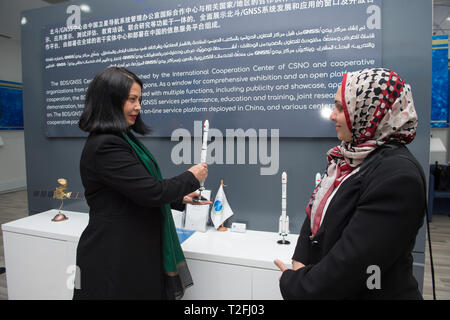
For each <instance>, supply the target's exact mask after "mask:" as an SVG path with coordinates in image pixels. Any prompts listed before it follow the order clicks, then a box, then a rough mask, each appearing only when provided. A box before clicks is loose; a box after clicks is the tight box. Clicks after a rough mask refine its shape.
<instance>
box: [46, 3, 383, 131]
mask: <svg viewBox="0 0 450 320" xmlns="http://www.w3.org/2000/svg"><path fill="white" fill-rule="evenodd" d="M124 7H125V8H124ZM42 52H43V61H42V64H43V70H44V79H43V81H44V86H45V92H44V93H43V97H42V99H43V100H44V106H45V109H46V110H45V121H44V123H45V132H46V134H47V136H49V137H65V136H67V137H70V136H81V135H83V133H82V132H81V131H80V130H79V129H78V126H77V123H78V119H79V116H80V114H81V112H82V109H83V106H84V96H85V93H86V89H87V86H88V84H89V82H90V81H91V80H92V78H93V76H94V75H95V74H96V73H97V72H99V71H100V70H102V69H104V68H106V67H108V66H112V65H115V66H121V67H125V68H128V69H130V70H131V71H133V72H135V73H136V74H137V75H138V76H139V77H140V78H141V79H142V80H143V81H144V82H145V84H144V90H143V101H142V112H141V115H142V117H143V119H144V121H145V122H146V123H147V124H148V125H150V126H152V127H153V130H154V131H153V135H154V136H171V134H172V132H173V131H174V130H175V129H177V128H186V129H188V130H192V128H193V124H194V121H195V120H205V119H209V120H210V123H211V126H212V127H214V128H217V129H219V130H225V129H227V128H244V129H248V128H255V129H260V128H265V129H279V134H280V136H282V137H283V136H286V137H330V136H335V129H334V127H333V125H332V124H331V123H330V121H329V119H328V116H329V114H330V110H331V109H332V107H333V98H334V94H335V92H336V90H337V87H338V85H339V83H340V81H341V79H342V75H343V73H344V72H347V71H354V70H358V69H362V68H365V67H374V66H381V0H353V1H351V0H349V1H346V0H323V1H322V0H318V1H290V0H245V1H242V0H235V1H217V0H213V1H211V0H209V1H198V0H196V1H192V0H191V1H176V2H173V1H172V2H171V1H162V0H158V1H145V2H144V1H127V2H126V5H124V6H117V13H116V14H109V15H107V16H105V15H104V13H102V12H96V11H94V10H91V9H90V7H89V6H88V5H69V6H68V7H67V15H65V16H61V23H60V24H52V25H47V26H46V27H45V28H44V29H43V30H42Z"/></svg>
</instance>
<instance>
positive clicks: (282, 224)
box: [278, 172, 289, 237]
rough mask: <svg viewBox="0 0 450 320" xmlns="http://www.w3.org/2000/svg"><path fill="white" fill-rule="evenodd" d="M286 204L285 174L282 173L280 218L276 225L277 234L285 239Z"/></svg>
mask: <svg viewBox="0 0 450 320" xmlns="http://www.w3.org/2000/svg"><path fill="white" fill-rule="evenodd" d="M286 202H287V174H286V172H283V173H282V174H281V216H280V222H279V225H278V227H279V228H278V233H279V234H280V235H281V236H283V237H285V236H287V235H288V234H289V217H288V216H287V215H286Z"/></svg>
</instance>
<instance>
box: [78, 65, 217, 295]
mask: <svg viewBox="0 0 450 320" xmlns="http://www.w3.org/2000/svg"><path fill="white" fill-rule="evenodd" d="M141 99H142V81H141V80H140V79H139V78H138V77H137V76H136V75H135V74H134V73H132V72H130V71H128V70H126V69H124V68H117V67H110V68H107V69H106V70H104V71H102V72H100V73H99V74H98V75H96V76H95V77H94V79H93V80H92V82H91V83H90V84H89V88H88V90H87V94H86V100H85V107H84V111H83V114H82V115H81V118H80V121H79V126H80V128H81V129H82V130H84V131H86V132H89V137H88V138H87V140H86V143H85V146H84V149H83V153H82V155H81V160H80V173H81V180H82V183H83V186H84V188H85V197H86V200H87V203H88V205H89V224H88V225H87V227H86V229H85V230H84V232H83V233H82V235H81V237H80V241H79V243H78V248H77V258H76V261H77V266H78V268H77V273H76V279H75V283H76V284H79V286H76V288H75V290H74V296H73V298H74V299H178V298H180V297H181V296H182V295H183V293H184V289H185V288H186V287H188V286H189V285H192V279H191V277H190V273H189V270H188V268H187V265H186V261H185V258H184V255H183V251H182V250H181V246H180V243H179V241H178V237H177V233H176V229H175V226H174V222H173V218H172V213H171V207H172V208H175V209H178V210H183V208H184V205H185V204H186V203H190V204H197V202H194V201H193V197H195V196H196V195H197V193H195V192H193V191H195V190H196V189H198V188H199V186H200V181H204V180H205V179H206V176H207V174H208V168H207V165H206V164H198V165H195V166H193V167H191V168H190V169H188V170H187V171H185V172H184V173H182V174H180V175H178V176H176V177H173V178H170V179H163V178H162V174H161V171H160V168H159V166H158V163H157V162H156V159H155V157H154V156H153V155H152V154H151V153H150V151H149V150H147V148H146V147H145V146H144V145H143V144H142V143H141V142H140V141H139V140H138V139H137V138H136V137H135V136H134V135H133V133H132V131H135V132H137V133H140V134H145V133H148V132H149V131H150V130H149V128H148V127H147V126H146V125H145V124H144V122H143V121H142V119H141V116H140V110H141ZM203 203H208V202H203ZM209 203H211V202H209Z"/></svg>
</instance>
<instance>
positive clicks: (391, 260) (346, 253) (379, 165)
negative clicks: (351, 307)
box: [275, 68, 426, 299]
mask: <svg viewBox="0 0 450 320" xmlns="http://www.w3.org/2000/svg"><path fill="white" fill-rule="evenodd" d="M330 119H331V120H332V121H333V122H335V124H336V131H337V136H338V138H339V140H341V144H340V145H338V146H336V147H334V148H332V149H331V150H329V151H328V153H327V159H328V166H327V169H326V172H325V173H324V174H323V176H322V178H321V181H320V183H319V184H318V186H317V187H316V188H315V190H314V192H313V194H312V196H311V199H310V201H309V203H308V205H307V206H306V218H305V221H304V223H303V227H302V229H301V232H300V236H299V238H298V242H297V246H296V248H295V252H294V255H293V258H292V259H293V261H292V267H293V268H292V269H287V268H286V266H285V265H284V264H283V263H282V262H281V261H279V260H276V261H275V264H276V265H277V266H278V267H279V268H280V270H281V271H282V272H283V273H282V276H281V278H280V289H281V294H282V296H283V298H284V299H422V296H421V294H420V292H419V289H418V284H417V281H416V280H415V278H414V276H413V257H412V254H411V252H412V250H413V248H414V243H415V239H416V236H417V233H418V231H419V228H420V227H421V226H422V224H423V219H424V212H425V211H424V210H425V205H426V200H425V180H424V176H423V170H422V168H421V166H420V165H419V164H418V162H417V160H416V159H415V158H414V157H413V155H412V154H411V153H410V152H409V150H408V149H407V147H406V146H405V145H406V144H409V143H411V141H412V140H413V139H414V137H415V134H416V128H417V114H416V111H415V109H414V104H413V99H412V95H411V88H410V86H409V85H408V84H406V83H405V82H404V81H403V80H402V79H401V78H400V77H399V76H398V75H397V74H396V73H395V72H393V71H390V70H387V69H381V68H376V69H364V70H361V71H356V72H352V73H347V74H345V75H344V77H343V80H342V83H341V85H340V87H339V88H338V91H337V93H336V97H335V108H334V110H333V112H332V114H331V116H330Z"/></svg>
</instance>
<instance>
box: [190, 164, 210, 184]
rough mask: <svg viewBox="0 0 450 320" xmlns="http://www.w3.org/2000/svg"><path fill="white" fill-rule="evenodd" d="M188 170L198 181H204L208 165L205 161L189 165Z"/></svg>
mask: <svg viewBox="0 0 450 320" xmlns="http://www.w3.org/2000/svg"><path fill="white" fill-rule="evenodd" d="M188 171H190V172H192V174H193V175H194V176H195V177H196V178H197V180H198V182H200V183H202V181H205V180H206V177H207V176H208V165H207V164H206V163H199V164H196V165H195V166H192V167H190V168H189V169H188Z"/></svg>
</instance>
